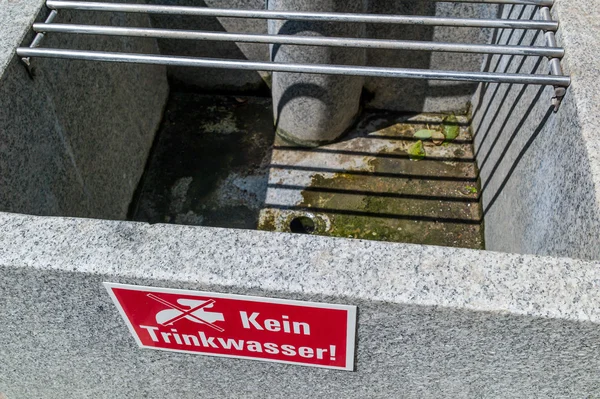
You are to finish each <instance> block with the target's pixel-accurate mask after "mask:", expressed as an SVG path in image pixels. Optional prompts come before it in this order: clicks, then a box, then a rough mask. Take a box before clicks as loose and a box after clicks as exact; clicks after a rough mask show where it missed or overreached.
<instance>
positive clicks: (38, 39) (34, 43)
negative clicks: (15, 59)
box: [21, 10, 58, 74]
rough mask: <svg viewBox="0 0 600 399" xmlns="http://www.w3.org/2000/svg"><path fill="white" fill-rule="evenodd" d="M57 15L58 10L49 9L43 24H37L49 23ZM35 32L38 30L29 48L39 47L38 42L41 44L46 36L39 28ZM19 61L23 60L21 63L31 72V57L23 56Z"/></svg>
mask: <svg viewBox="0 0 600 399" xmlns="http://www.w3.org/2000/svg"><path fill="white" fill-rule="evenodd" d="M57 15H58V11H56V10H52V11H50V14H48V17H47V18H46V21H45V22H44V23H43V24H38V25H45V24H51V23H52V22H53V21H54V20H55V19H56V16H57ZM36 32H38V34H37V35H35V37H34V38H33V41H32V42H31V44H30V45H29V47H31V48H36V47H39V46H40V44H42V40H44V37H46V34H45V31H43V30H41V31H36ZM21 61H23V63H25V66H26V67H27V69H28V71H29V73H30V74H31V58H30V57H24V58H21Z"/></svg>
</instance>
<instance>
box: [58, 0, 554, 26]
mask: <svg viewBox="0 0 600 399" xmlns="http://www.w3.org/2000/svg"><path fill="white" fill-rule="evenodd" d="M46 5H47V6H48V7H49V8H52V9H55V10H61V9H65V10H86V11H114V12H130V13H146V14H169V15H195V16H205V17H230V18H256V19H277V20H296V21H321V22H357V23H379V24H403V25H428V26H454V27H472V28H512V29H539V30H556V29H558V22H556V21H524V20H516V19H474V18H442V17H425V16H412V15H379V14H344V13H325V12H308V11H306V12H304V11H271V10H239V9H222V8H207V7H188V6H167V5H151V4H120V3H99V2H88V1H60V0H48V1H47V2H46Z"/></svg>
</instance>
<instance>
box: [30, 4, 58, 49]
mask: <svg viewBox="0 0 600 399" xmlns="http://www.w3.org/2000/svg"><path fill="white" fill-rule="evenodd" d="M57 15H58V11H56V10H52V11H50V14H49V15H48V18H46V22H44V23H43V24H40V25H45V24H51V23H52V21H54V20H55V19H56V16H57ZM37 32H38V34H37V35H35V37H34V38H33V41H32V42H31V45H30V46H29V47H38V46H39V45H40V44H41V43H42V40H44V36H45V34H44V33H45V32H44V31H37Z"/></svg>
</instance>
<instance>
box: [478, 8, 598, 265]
mask: <svg viewBox="0 0 600 399" xmlns="http://www.w3.org/2000/svg"><path fill="white" fill-rule="evenodd" d="M533 12H534V10H533V8H532V7H526V8H524V9H523V7H522V6H514V7H512V8H511V7H506V9H505V11H504V15H505V16H507V15H511V17H512V18H517V17H519V16H520V15H524V16H529V15H531V14H532V13H533ZM555 12H556V13H557V16H558V17H559V19H560V21H561V31H560V32H561V34H560V36H559V42H560V43H561V44H562V45H563V46H564V47H565V50H566V54H567V56H566V57H565V59H564V60H563V67H564V68H565V72H566V73H568V74H570V75H571V77H572V80H573V83H572V86H571V87H570V88H569V90H568V93H567V96H566V98H565V100H564V102H563V104H562V107H561V108H560V110H559V111H558V113H553V112H552V109H551V98H552V96H553V89H552V88H551V87H548V88H540V87H536V86H527V87H525V86H521V85H500V86H498V85H495V84H490V85H482V86H481V87H480V89H479V91H478V93H477V95H476V96H475V98H474V101H473V102H474V115H473V129H474V135H475V145H476V155H477V159H478V163H479V167H480V169H481V179H482V186H483V188H482V190H483V193H482V195H483V204H484V217H485V221H486V224H485V226H486V247H487V248H488V249H491V250H497V251H506V252H516V253H529V254H538V255H551V256H566V257H572V258H581V259H600V241H599V240H598V239H597V237H600V156H599V154H600V140H599V139H598V131H600V123H599V122H598V119H597V114H598V111H600V109H599V106H598V104H600V97H599V95H598V93H599V92H600V87H599V84H598V76H599V75H600V69H599V68H598V64H597V62H595V60H594V54H597V53H598V51H599V50H600V40H599V39H598V38H600V25H599V24H598V22H597V21H595V20H594V18H593V17H592V14H593V13H590V12H589V9H588V7H587V6H585V7H584V6H583V5H579V6H575V5H574V4H573V3H568V5H567V3H566V2H562V1H559V2H558V3H557V4H556V6H555ZM497 42H498V43H503V44H504V43H511V44H516V43H522V44H524V45H533V44H537V45H543V36H542V35H537V36H535V34H534V32H527V33H524V32H523V31H504V32H498V34H497ZM486 66H487V68H486V70H489V71H499V72H505V71H506V72H521V73H529V72H537V73H547V72H548V62H547V60H546V59H543V58H542V59H539V58H536V57H530V58H527V59H523V58H522V57H509V56H504V57H498V56H494V57H491V58H490V59H489V60H488V62H486Z"/></svg>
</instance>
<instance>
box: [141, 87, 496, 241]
mask: <svg viewBox="0 0 600 399" xmlns="http://www.w3.org/2000/svg"><path fill="white" fill-rule="evenodd" d="M271 106H272V105H271V101H270V100H269V99H267V98H253V97H243V98H236V97H224V96H203V95H198V94H193V93H181V92H175V93H172V95H171V98H170V102H169V105H168V107H167V110H166V113H165V118H164V121H163V124H162V127H161V131H160V133H159V135H158V136H157V139H156V142H155V145H154V150H153V153H152V156H151V158H150V161H149V163H148V166H147V170H146V174H145V177H144V179H143V181H142V183H141V185H140V188H139V189H138V196H137V198H136V202H135V203H134V205H133V206H132V218H133V219H134V220H138V221H145V222H150V223H176V224H188V225H202V226H215V227H227V228H245V229H256V228H258V229H261V230H269V231H279V232H294V233H305V234H318V235H328V236H336V237H346V238H360V239H370V240H381V241H396V242H408V243H420V244H430V245H444V246H454V247H466V248H483V245H484V244H483V229H482V218H481V207H480V203H479V191H480V190H479V178H478V170H477V167H476V165H475V161H474V155H473V146H472V137H471V133H470V131H469V128H468V120H467V119H466V118H463V117H459V122H458V125H459V127H460V134H459V136H458V137H457V139H456V140H454V141H452V142H451V143H445V144H443V145H436V144H434V142H433V141H432V140H423V147H424V150H425V153H426V155H425V157H424V159H423V160H420V161H414V160H411V156H410V154H409V149H410V147H411V146H412V145H414V144H415V143H416V142H418V139H416V138H415V137H414V134H415V133H416V132H417V131H419V130H421V129H430V130H438V131H443V130H444V128H443V124H442V121H443V118H444V115H432V114H423V115H417V116H414V115H412V116H411V115H405V114H400V113H397V112H393V113H382V112H365V114H364V115H363V116H362V117H361V119H360V122H359V123H358V125H357V126H356V128H354V129H353V130H352V131H351V132H350V134H349V135H348V136H346V137H345V138H344V139H343V140H342V141H340V142H338V143H335V144H331V145H327V146H322V147H320V148H315V149H306V148H299V147H294V146H292V145H291V144H289V143H286V142H284V141H282V140H281V139H279V138H277V139H276V138H275V137H274V132H273V119H272V109H271ZM438 144H439V143H438Z"/></svg>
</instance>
